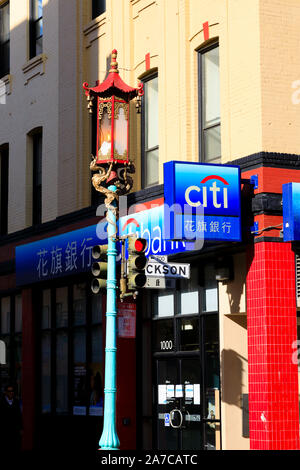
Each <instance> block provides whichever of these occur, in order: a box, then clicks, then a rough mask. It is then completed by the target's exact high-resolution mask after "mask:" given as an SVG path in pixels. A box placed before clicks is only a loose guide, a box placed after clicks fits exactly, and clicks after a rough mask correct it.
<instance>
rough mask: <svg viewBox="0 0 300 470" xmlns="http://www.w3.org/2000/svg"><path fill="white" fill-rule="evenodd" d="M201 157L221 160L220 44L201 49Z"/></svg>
mask: <svg viewBox="0 0 300 470" xmlns="http://www.w3.org/2000/svg"><path fill="white" fill-rule="evenodd" d="M199 158H200V161H203V162H208V163H219V162H220V161H221V120H220V73H219V45H218V44H213V45H211V46H210V47H207V48H205V49H203V50H201V51H199Z"/></svg>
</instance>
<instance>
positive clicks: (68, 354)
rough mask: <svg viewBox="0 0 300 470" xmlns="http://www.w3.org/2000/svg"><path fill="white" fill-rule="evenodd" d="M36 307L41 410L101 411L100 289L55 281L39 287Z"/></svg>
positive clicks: (92, 412) (51, 411)
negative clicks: (97, 292)
mask: <svg viewBox="0 0 300 470" xmlns="http://www.w3.org/2000/svg"><path fill="white" fill-rule="evenodd" d="M41 311H42V315H41V318H40V321H41V323H40V329H41V335H40V338H41V339H40V351H41V362H40V393H41V395H40V411H41V413H42V414H43V415H44V414H49V413H50V414H56V415H66V414H71V415H73V416H74V415H80V416H83V415H85V416H87V415H89V416H102V415H103V370H104V368H103V351H102V349H103V345H102V295H98V296H97V295H93V296H92V294H91V293H90V290H89V285H88V284H87V283H85V282H79V283H74V284H72V283H69V284H67V285H66V284H63V283H59V284H58V285H56V286H53V287H48V288H45V289H43V290H42V292H41Z"/></svg>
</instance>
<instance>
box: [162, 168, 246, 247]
mask: <svg viewBox="0 0 300 470" xmlns="http://www.w3.org/2000/svg"><path fill="white" fill-rule="evenodd" d="M240 184H241V177H240V168H239V167H238V166H229V165H214V164H202V163H192V162H189V163H187V162H177V161H171V162H167V163H165V164H164V194H165V204H166V205H167V206H168V207H169V208H170V207H173V214H174V215H173V216H172V217H170V218H169V226H168V229H169V235H170V239H182V240H192V239H197V238H201V237H202V238H203V239H204V240H219V241H240V240H241V197H240V194H241V190H240ZM165 222H168V221H167V219H166V221H165Z"/></svg>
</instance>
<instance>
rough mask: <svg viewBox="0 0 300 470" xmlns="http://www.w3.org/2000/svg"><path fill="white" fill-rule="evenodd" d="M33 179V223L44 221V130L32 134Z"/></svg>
mask: <svg viewBox="0 0 300 470" xmlns="http://www.w3.org/2000/svg"><path fill="white" fill-rule="evenodd" d="M32 143H33V147H32V149H33V179H32V224H33V225H36V224H40V223H41V222H42V144H43V138H42V132H38V133H36V134H33V135H32Z"/></svg>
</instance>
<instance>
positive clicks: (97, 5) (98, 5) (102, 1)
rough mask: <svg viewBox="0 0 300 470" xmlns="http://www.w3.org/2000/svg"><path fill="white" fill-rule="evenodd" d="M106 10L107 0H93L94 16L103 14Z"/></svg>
mask: <svg viewBox="0 0 300 470" xmlns="http://www.w3.org/2000/svg"><path fill="white" fill-rule="evenodd" d="M105 10H106V0H92V18H96V17H97V16H99V15H102V13H104V12H105Z"/></svg>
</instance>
